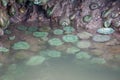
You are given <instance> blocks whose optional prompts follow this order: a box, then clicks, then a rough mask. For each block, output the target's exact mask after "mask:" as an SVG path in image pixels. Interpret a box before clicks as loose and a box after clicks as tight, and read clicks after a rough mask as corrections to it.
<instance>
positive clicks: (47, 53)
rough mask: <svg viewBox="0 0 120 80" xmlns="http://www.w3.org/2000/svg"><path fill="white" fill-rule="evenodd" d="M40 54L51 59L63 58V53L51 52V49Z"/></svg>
mask: <svg viewBox="0 0 120 80" xmlns="http://www.w3.org/2000/svg"><path fill="white" fill-rule="evenodd" d="M39 54H40V55H41V56H45V57H47V56H49V57H61V54H62V53H61V52H60V51H57V50H50V49H47V50H43V51H40V52H39Z"/></svg>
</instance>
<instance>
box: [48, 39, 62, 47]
mask: <svg viewBox="0 0 120 80" xmlns="http://www.w3.org/2000/svg"><path fill="white" fill-rule="evenodd" d="M48 43H49V44H50V45H52V46H60V45H62V44H63V42H62V41H61V40H60V39H59V38H52V39H50V40H48Z"/></svg>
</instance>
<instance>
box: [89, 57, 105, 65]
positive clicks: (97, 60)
mask: <svg viewBox="0 0 120 80" xmlns="http://www.w3.org/2000/svg"><path fill="white" fill-rule="evenodd" d="M91 63H97V64H105V63H106V60H105V59H104V58H96V57H95V58H93V59H92V60H91Z"/></svg>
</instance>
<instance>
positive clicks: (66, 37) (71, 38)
mask: <svg viewBox="0 0 120 80" xmlns="http://www.w3.org/2000/svg"><path fill="white" fill-rule="evenodd" d="M63 41H65V42H77V41H78V37H77V36H76V35H64V36H63Z"/></svg>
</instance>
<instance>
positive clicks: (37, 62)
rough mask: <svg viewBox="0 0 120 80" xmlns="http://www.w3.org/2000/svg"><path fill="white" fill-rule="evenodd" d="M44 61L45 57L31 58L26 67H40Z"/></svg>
mask: <svg viewBox="0 0 120 80" xmlns="http://www.w3.org/2000/svg"><path fill="white" fill-rule="evenodd" d="M44 61H45V57H43V56H34V57H31V58H30V59H29V60H28V61H27V62H26V65H30V66H35V65H40V64H42V63H43V62H44Z"/></svg>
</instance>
